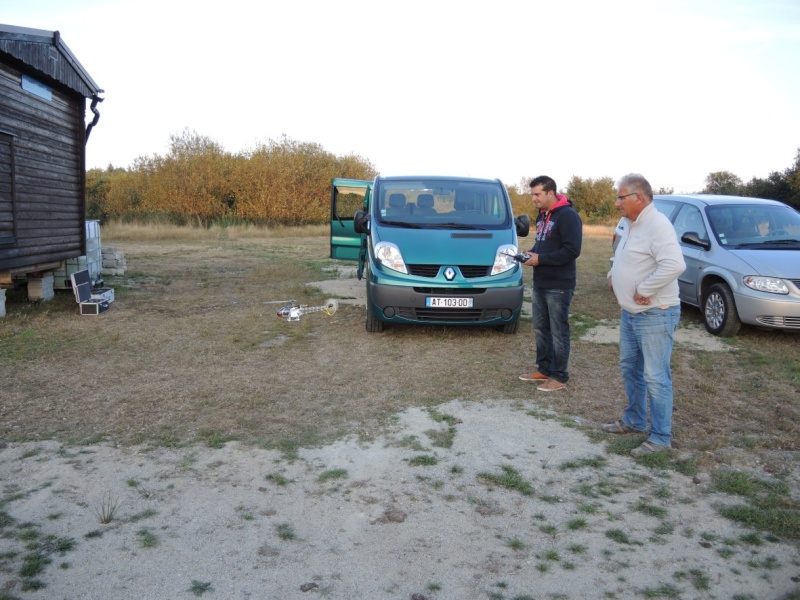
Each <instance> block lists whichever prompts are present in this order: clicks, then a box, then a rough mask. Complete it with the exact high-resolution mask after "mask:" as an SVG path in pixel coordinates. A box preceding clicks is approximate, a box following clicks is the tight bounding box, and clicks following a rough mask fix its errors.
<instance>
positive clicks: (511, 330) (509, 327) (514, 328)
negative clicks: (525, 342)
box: [497, 319, 519, 334]
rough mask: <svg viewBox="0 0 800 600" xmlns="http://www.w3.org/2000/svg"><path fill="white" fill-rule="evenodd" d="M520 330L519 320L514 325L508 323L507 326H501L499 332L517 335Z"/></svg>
mask: <svg viewBox="0 0 800 600" xmlns="http://www.w3.org/2000/svg"><path fill="white" fill-rule="evenodd" d="M518 329H519V319H517V320H516V321H514V322H513V323H506V324H505V325H500V326H499V327H498V328H497V330H498V331H500V332H501V333H507V334H512V333H517V330H518Z"/></svg>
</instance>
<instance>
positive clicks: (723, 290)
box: [703, 283, 742, 337]
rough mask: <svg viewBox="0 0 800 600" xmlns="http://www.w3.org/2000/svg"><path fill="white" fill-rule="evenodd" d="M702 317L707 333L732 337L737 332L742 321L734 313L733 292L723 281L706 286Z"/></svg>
mask: <svg viewBox="0 0 800 600" xmlns="http://www.w3.org/2000/svg"><path fill="white" fill-rule="evenodd" d="M703 318H704V321H705V324H706V329H707V330H708V332H709V333H712V334H714V335H718V336H720V337H732V336H734V335H736V334H737V333H738V332H739V329H740V328H741V326H742V322H741V321H740V320H739V315H738V314H737V313H736V304H735V303H734V301H733V293H732V292H731V288H729V287H728V286H727V285H726V284H724V283H715V284H714V285H712V286H711V287H710V288H708V293H707V294H706V299H705V302H703Z"/></svg>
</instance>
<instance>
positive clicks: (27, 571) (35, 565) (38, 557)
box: [19, 552, 52, 579]
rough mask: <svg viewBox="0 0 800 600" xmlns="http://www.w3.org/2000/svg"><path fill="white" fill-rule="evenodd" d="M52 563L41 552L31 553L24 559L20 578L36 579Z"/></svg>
mask: <svg viewBox="0 0 800 600" xmlns="http://www.w3.org/2000/svg"><path fill="white" fill-rule="evenodd" d="M51 562H52V561H51V560H50V559H49V558H48V557H47V556H44V555H43V554H41V553H39V552H31V553H30V554H26V555H25V556H24V557H22V567H20V569H19V576H20V577H23V578H25V579H30V578H31V577H36V576H37V575H39V574H40V573H41V572H42V571H44V569H45V567H46V566H47V565H49V564H50V563H51Z"/></svg>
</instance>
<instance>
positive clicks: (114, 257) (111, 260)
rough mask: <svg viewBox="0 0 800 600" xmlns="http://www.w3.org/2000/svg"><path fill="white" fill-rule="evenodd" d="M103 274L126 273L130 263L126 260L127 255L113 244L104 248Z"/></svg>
mask: <svg viewBox="0 0 800 600" xmlns="http://www.w3.org/2000/svg"><path fill="white" fill-rule="evenodd" d="M102 257H103V271H102V273H103V275H124V274H125V269H127V268H128V264H127V263H126V262H125V255H124V254H123V253H122V252H118V251H117V249H116V248H114V247H112V246H104V247H103V249H102Z"/></svg>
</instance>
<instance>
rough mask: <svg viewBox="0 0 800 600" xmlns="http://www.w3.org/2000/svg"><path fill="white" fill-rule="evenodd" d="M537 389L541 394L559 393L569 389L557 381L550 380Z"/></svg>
mask: <svg viewBox="0 0 800 600" xmlns="http://www.w3.org/2000/svg"><path fill="white" fill-rule="evenodd" d="M536 389H537V390H539V391H540V392H557V391H558V390H565V389H567V384H566V383H561V382H560V381H556V380H555V379H548V380H547V381H545V382H544V383H543V384H542V385H540V386H539V387H537V388H536Z"/></svg>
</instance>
